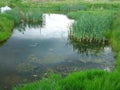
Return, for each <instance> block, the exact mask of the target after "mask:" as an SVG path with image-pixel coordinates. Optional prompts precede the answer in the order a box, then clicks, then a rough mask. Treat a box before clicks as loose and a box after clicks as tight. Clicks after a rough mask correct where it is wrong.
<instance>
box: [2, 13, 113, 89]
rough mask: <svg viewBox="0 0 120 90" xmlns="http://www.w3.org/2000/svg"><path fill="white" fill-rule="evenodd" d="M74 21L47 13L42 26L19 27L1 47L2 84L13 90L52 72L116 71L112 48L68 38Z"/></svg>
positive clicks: (3, 86)
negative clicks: (14, 87)
mask: <svg viewBox="0 0 120 90" xmlns="http://www.w3.org/2000/svg"><path fill="white" fill-rule="evenodd" d="M73 22H74V21H73V20H70V19H68V18H67V17H66V16H65V15H61V14H45V15H44V22H43V25H42V26H41V25H40V26H39V25H38V26H37V27H31V26H29V25H23V26H24V29H23V30H22V29H19V28H15V29H14V32H13V35H12V37H11V38H10V39H9V40H8V41H7V42H6V43H5V44H4V45H3V46H2V47H0V87H2V88H4V89H5V90H9V89H10V87H11V86H13V85H16V84H20V83H23V82H28V81H34V80H37V79H40V78H41V77H42V76H44V75H46V73H47V72H51V71H52V72H57V73H61V74H62V75H66V74H67V73H69V72H72V71H79V70H86V69H93V68H97V69H106V68H107V69H110V70H112V69H113V66H114V65H113V62H114V58H113V54H112V50H111V48H110V47H108V46H104V45H102V46H101V45H96V46H94V45H92V44H91V45H90V44H88V43H86V44H84V45H83V44H82V43H78V42H75V41H74V40H72V39H68V31H69V28H70V25H71V24H72V23H73ZM78 52H79V53H78Z"/></svg>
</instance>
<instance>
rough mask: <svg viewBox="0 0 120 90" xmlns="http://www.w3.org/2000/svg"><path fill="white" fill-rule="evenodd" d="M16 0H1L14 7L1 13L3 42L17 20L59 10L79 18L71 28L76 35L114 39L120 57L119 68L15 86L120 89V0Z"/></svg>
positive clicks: (43, 89) (34, 89)
mask: <svg viewBox="0 0 120 90" xmlns="http://www.w3.org/2000/svg"><path fill="white" fill-rule="evenodd" d="M13 2H16V1H15V0H0V6H4V5H9V6H11V7H13V8H14V9H13V10H12V11H9V12H7V13H5V14H3V15H1V14H0V42H1V41H4V40H6V39H7V38H9V37H10V35H11V34H12V29H13V26H14V24H15V25H17V24H20V23H21V22H23V23H24V22H27V23H30V24H31V22H33V23H36V22H37V23H38V22H40V21H41V20H42V12H47V13H51V12H59V13H66V14H67V15H68V16H69V17H70V18H73V19H75V20H76V21H77V22H76V23H75V24H74V25H73V28H72V30H71V34H72V36H75V37H77V38H82V39H83V40H87V41H91V40H94V39H95V40H104V39H106V37H107V38H108V39H110V43H111V45H112V47H113V50H114V53H115V58H116V68H115V70H114V71H113V72H106V71H101V70H88V71H80V72H75V73H71V74H70V75H68V76H66V77H61V76H60V75H56V74H52V75H50V76H49V77H48V78H43V79H42V80H40V81H36V82H33V83H28V84H22V85H19V86H16V87H14V88H13V90H119V89H120V73H119V71H120V41H119V40H120V30H119V29H120V18H119V17H120V14H118V15H116V17H115V18H116V19H115V20H114V19H113V15H115V13H116V11H118V10H119V9H120V2H119V1H117V2H100V1H99V2H96V1H94V2H83V1H80V0H75V1H70V2H69V3H68V0H65V1H63V2H59V1H58V2H52V3H51V2H44V3H41V2H37V3H36V2H35V3H33V2H31V1H29V0H27V2H23V0H19V1H18V0H17V2H16V3H13ZM88 10H89V11H88ZM114 11H115V12H114ZM69 12H70V13H69ZM113 20H114V22H113V23H112V21H113ZM6 26H7V27H6ZM111 26H112V27H111ZM91 33H92V34H91ZM105 33H107V34H105ZM104 36H105V37H104ZM89 38H90V39H89Z"/></svg>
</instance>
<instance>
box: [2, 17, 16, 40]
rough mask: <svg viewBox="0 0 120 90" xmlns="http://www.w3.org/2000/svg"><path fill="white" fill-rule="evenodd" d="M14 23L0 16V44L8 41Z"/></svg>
mask: <svg viewBox="0 0 120 90" xmlns="http://www.w3.org/2000/svg"><path fill="white" fill-rule="evenodd" d="M13 26H14V22H13V21H11V20H9V19H7V18H6V17H4V16H2V15H0V42H2V41H5V40H6V39H8V38H9V37H10V36H11V34H12V29H13Z"/></svg>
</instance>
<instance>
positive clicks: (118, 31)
mask: <svg viewBox="0 0 120 90" xmlns="http://www.w3.org/2000/svg"><path fill="white" fill-rule="evenodd" d="M110 42H111V45H112V48H113V50H114V54H115V58H116V63H115V65H116V70H118V71H120V13H118V14H116V17H115V19H114V21H113V24H112V32H111V37H110Z"/></svg>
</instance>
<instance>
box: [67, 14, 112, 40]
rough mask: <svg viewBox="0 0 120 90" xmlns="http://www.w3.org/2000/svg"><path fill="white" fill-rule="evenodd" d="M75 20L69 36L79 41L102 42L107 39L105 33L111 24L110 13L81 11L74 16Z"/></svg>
mask: <svg viewBox="0 0 120 90" xmlns="http://www.w3.org/2000/svg"><path fill="white" fill-rule="evenodd" d="M75 18H76V21H75V23H74V24H73V25H72V28H71V30H70V34H69V36H70V37H75V38H76V39H78V40H79V41H85V42H93V41H97V42H104V41H107V39H106V38H105V35H104V34H105V33H106V32H109V29H110V27H111V24H112V20H113V17H112V14H110V13H109V14H108V13H98V14H97V13H95V14H89V13H84V14H83V13H82V14H81V15H79V14H78V15H76V16H75Z"/></svg>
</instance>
